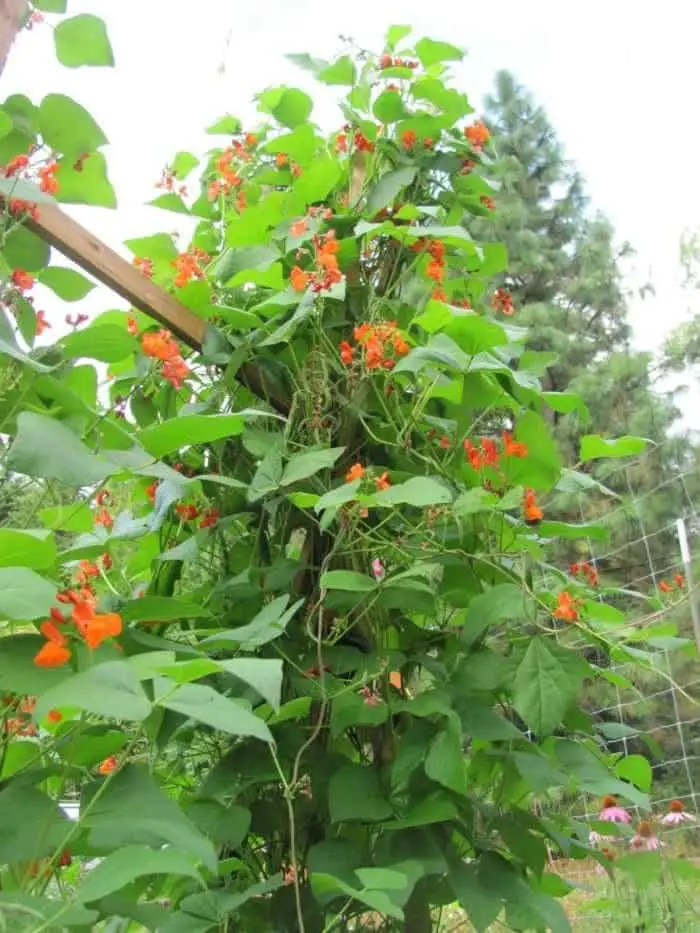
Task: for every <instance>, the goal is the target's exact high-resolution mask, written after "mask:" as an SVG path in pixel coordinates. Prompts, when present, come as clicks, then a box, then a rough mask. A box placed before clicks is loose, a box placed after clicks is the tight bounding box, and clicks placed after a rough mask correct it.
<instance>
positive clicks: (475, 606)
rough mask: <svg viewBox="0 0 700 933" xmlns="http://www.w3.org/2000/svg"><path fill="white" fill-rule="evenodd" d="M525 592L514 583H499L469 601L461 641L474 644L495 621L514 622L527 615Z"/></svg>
mask: <svg viewBox="0 0 700 933" xmlns="http://www.w3.org/2000/svg"><path fill="white" fill-rule="evenodd" d="M525 600H526V592H525V590H524V589H522V588H521V587H519V586H516V585H515V584H514V583H499V584H498V585H497V586H492V587H491V589H489V590H487V591H486V592H485V593H481V594H480V595H479V596H476V597H475V598H474V599H472V601H471V602H470V603H469V609H468V610H467V615H466V619H465V622H464V628H463V629H462V641H465V642H466V643H467V644H470V645H471V644H474V642H476V641H478V639H479V638H481V636H482V635H483V634H484V632H485V631H486V630H487V629H488V628H489V627H490V626H491V625H493V624H494V623H495V622H503V621H505V620H509V621H513V622H515V623H516V624H517V623H518V622H520V621H521V620H522V619H524V618H526V616H527V605H526V602H525Z"/></svg>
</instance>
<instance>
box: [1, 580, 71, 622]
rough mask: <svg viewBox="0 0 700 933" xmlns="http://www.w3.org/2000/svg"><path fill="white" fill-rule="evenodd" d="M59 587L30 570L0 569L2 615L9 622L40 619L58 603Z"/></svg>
mask: <svg viewBox="0 0 700 933" xmlns="http://www.w3.org/2000/svg"><path fill="white" fill-rule="evenodd" d="M56 589H57V587H56V584H55V583H49V581H48V580H45V579H44V578H43V577H40V576H39V574H38V573H34V571H33V570H30V569H29V568H28V567H1V568H0V615H2V616H3V617H4V618H6V619H17V620H20V621H23V620H25V619H39V618H41V617H42V616H44V617H45V616H47V615H48V614H49V610H50V609H51V607H52V606H53V605H55V603H56Z"/></svg>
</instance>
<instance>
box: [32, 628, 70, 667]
mask: <svg viewBox="0 0 700 933" xmlns="http://www.w3.org/2000/svg"><path fill="white" fill-rule="evenodd" d="M41 634H42V635H43V636H44V638H45V639H46V642H45V644H44V645H42V647H41V648H40V649H39V651H38V652H37V653H36V654H35V655H34V663H35V664H36V666H37V667H62V666H63V665H64V664H65V663H66V662H67V661H68V660H70V650H69V649H68V647H67V640H66V637H65V635H63V634H62V633H61V632H60V631H59V630H58V629H57V628H56V626H55V625H54V624H53V622H44V623H43V624H42V625H41Z"/></svg>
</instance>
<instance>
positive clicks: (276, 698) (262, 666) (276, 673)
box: [219, 658, 282, 712]
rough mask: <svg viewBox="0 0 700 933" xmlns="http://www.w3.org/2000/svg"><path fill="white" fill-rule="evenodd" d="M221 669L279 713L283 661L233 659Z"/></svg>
mask: <svg viewBox="0 0 700 933" xmlns="http://www.w3.org/2000/svg"><path fill="white" fill-rule="evenodd" d="M219 663H220V667H221V668H222V670H225V671H226V672H227V673H229V674H233V676H234V677H238V679H239V680H242V681H244V682H245V683H247V684H248V685H249V686H250V687H252V688H253V689H254V690H255V691H256V692H257V693H259V694H260V696H261V697H262V698H263V700H265V701H266V702H268V703H269V704H270V706H271V707H272V708H273V710H275V712H277V711H278V710H279V708H280V702H281V697H282V661H281V660H279V659H278V658H233V659H232V660H230V661H221V662H219Z"/></svg>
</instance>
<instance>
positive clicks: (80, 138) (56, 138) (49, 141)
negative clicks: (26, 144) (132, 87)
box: [39, 26, 107, 183]
mask: <svg viewBox="0 0 700 933" xmlns="http://www.w3.org/2000/svg"><path fill="white" fill-rule="evenodd" d="M60 28H61V27H60V26H58V27H56V32H58V30H59V29H60ZM39 130H40V132H41V135H42V136H43V138H44V142H45V144H46V145H47V146H49V147H50V148H51V149H56V150H57V151H58V152H63V153H64V154H65V155H66V156H80V155H82V154H83V153H86V152H90V153H92V152H94V151H95V150H96V149H99V147H100V146H104V145H105V143H106V142H107V137H106V136H105V134H104V133H103V132H102V130H101V129H100V127H99V126H98V125H97V123H96V122H95V120H94V119H93V118H92V117H91V116H90V114H89V113H88V112H87V110H86V109H85V108H84V107H81V106H80V104H79V103H77V102H76V101H74V100H73V99H72V98H71V97H66V96H65V94H47V95H46V97H45V98H44V99H43V100H42V102H41V103H40V104H39ZM90 158H92V156H91V157H90ZM89 161H90V159H89V158H88V159H86V163H85V164H86V165H87V163H88V162H89ZM63 169H64V165H61V167H60V170H59V180H60V182H61V183H62V182H63Z"/></svg>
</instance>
